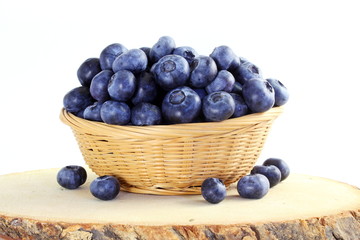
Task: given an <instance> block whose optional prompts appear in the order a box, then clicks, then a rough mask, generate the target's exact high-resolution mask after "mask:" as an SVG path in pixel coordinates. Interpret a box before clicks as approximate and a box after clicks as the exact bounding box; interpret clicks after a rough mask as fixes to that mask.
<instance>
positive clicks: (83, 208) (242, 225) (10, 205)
mask: <svg viewBox="0 0 360 240" xmlns="http://www.w3.org/2000/svg"><path fill="white" fill-rule="evenodd" d="M58 170H59V169H48V170H39V171H30V172H24V173H16V174H9V175H3V176H0V239H1V238H2V239H105V240H106V239H170V240H171V239H245V240H250V239H286V240H289V239H350V240H356V239H360V190H359V189H358V188H356V187H353V186H350V185H347V184H344V183H340V182H336V181H332V180H329V179H324V178H320V177H314V176H308V175H299V174H292V175H290V177H289V178H288V179H286V180H285V181H284V182H282V183H280V184H279V185H277V186H275V187H274V188H272V189H271V190H270V192H269V193H268V195H266V196H265V197H264V198H263V199H260V200H247V199H243V198H240V197H239V195H238V194H237V191H236V188H235V185H232V186H231V187H230V188H229V190H228V196H227V197H226V198H225V200H224V201H223V202H221V203H219V204H216V205H214V204H210V203H207V202H206V201H205V200H204V199H203V198H202V196H201V195H190V196H157V195H144V194H134V193H127V192H121V193H120V194H119V196H118V197H117V198H116V199H114V200H112V201H101V200H98V199H96V198H94V197H93V196H92V195H91V193H90V191H89V185H90V182H91V181H92V179H94V178H95V177H96V176H95V174H93V173H91V172H90V170H88V174H89V178H88V181H87V182H86V183H85V185H84V186H82V187H80V188H79V189H77V190H66V189H63V188H61V187H60V186H59V185H58V184H57V182H56V174H57V171H58Z"/></svg>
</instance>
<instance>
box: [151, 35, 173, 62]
mask: <svg viewBox="0 0 360 240" xmlns="http://www.w3.org/2000/svg"><path fill="white" fill-rule="evenodd" d="M175 46H176V45H175V41H174V39H172V38H171V37H169V36H163V37H161V38H159V40H158V41H157V42H156V43H155V44H154V46H153V47H152V48H151V49H150V53H149V56H150V61H151V62H152V63H155V62H157V61H159V59H160V58H162V57H164V56H166V55H169V54H171V53H172V52H173V50H174V49H175Z"/></svg>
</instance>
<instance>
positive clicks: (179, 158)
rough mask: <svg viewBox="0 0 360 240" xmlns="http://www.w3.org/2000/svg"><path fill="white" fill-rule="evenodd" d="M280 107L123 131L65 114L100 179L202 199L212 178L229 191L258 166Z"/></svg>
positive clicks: (129, 187) (130, 187)
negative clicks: (203, 188) (215, 119)
mask: <svg viewBox="0 0 360 240" xmlns="http://www.w3.org/2000/svg"><path fill="white" fill-rule="evenodd" d="M282 111H283V109H282V107H274V108H272V109H270V110H268V111H267V112H264V113H254V114H249V115H246V116H242V117H239V118H232V119H228V120H224V121H222V122H204V123H187V124H173V125H154V126H119V125H110V124H106V123H101V122H95V121H89V120H85V119H82V118H79V117H76V116H75V115H73V114H71V113H69V112H67V111H66V110H64V109H62V111H61V114H60V118H61V120H62V122H64V123H65V124H67V125H69V126H70V127H71V128H72V130H73V133H74V135H75V137H76V140H77V142H78V144H79V147H80V150H81V153H82V155H83V157H84V160H85V162H86V163H87V165H88V166H89V167H90V169H91V170H92V171H94V172H95V173H96V174H97V175H99V176H102V175H112V176H115V177H117V178H118V179H119V181H120V185H121V190H123V191H128V192H134V193H147V194H158V195H184V194H201V183H202V182H203V181H204V180H205V179H206V178H208V177H216V178H219V179H221V180H222V181H223V182H224V184H225V185H226V186H229V185H230V184H232V183H234V182H236V181H238V180H239V179H240V178H241V177H243V176H245V175H247V174H248V173H249V172H250V170H251V169H252V168H253V166H254V165H255V163H256V161H257V159H258V157H259V155H260V153H261V150H262V148H263V145H264V143H265V140H266V137H267V135H268V133H269V130H270V128H271V126H272V123H273V121H274V120H275V119H276V118H277V117H278V116H279V114H281V113H282Z"/></svg>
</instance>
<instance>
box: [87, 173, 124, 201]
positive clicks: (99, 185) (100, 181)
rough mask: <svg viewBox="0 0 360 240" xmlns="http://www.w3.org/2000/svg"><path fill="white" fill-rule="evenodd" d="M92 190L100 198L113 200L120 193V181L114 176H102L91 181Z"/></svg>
mask: <svg viewBox="0 0 360 240" xmlns="http://www.w3.org/2000/svg"><path fill="white" fill-rule="evenodd" d="M90 192H91V194H92V195H93V196H94V197H96V198H98V199H100V200H112V199H114V198H115V197H116V196H117V195H118V194H119V193H120V183H119V181H118V180H117V179H116V178H115V177H113V176H108V175H105V176H101V177H98V178H95V179H94V180H93V181H92V182H91V184H90Z"/></svg>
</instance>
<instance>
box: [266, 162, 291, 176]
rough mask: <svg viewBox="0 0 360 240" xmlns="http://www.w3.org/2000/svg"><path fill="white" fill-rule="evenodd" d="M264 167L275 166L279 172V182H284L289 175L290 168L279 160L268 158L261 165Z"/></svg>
mask: <svg viewBox="0 0 360 240" xmlns="http://www.w3.org/2000/svg"><path fill="white" fill-rule="evenodd" d="M263 165H265V166H271V165H273V166H275V167H277V168H278V169H279V170H280V172H281V181H283V180H285V179H286V178H287V177H288V176H289V175H290V168H289V165H288V164H287V163H286V162H285V161H284V160H282V159H280V158H268V159H266V160H265V162H264V163H263Z"/></svg>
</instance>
